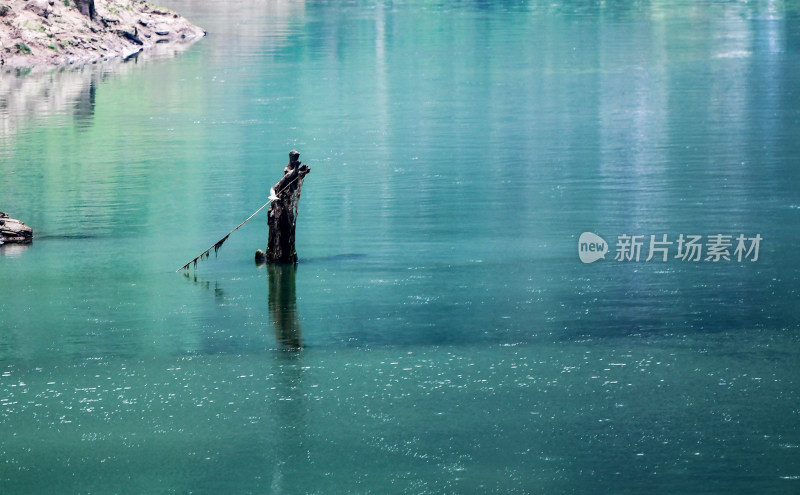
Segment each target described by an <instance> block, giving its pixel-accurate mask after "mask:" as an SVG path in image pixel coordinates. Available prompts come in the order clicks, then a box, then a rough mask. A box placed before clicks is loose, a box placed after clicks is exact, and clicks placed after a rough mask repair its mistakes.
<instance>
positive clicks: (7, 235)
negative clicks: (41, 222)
mask: <svg viewBox="0 0 800 495" xmlns="http://www.w3.org/2000/svg"><path fill="white" fill-rule="evenodd" d="M31 242H33V229H32V228H30V227H28V226H27V225H25V224H24V223H22V222H20V221H19V220H17V219H15V218H11V217H9V216H8V214H6V213H3V212H2V211H0V244H4V243H5V244H13V243H16V244H30V243H31Z"/></svg>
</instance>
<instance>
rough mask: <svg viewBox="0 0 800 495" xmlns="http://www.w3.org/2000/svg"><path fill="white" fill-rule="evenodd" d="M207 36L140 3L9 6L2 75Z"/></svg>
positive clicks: (4, 11)
mask: <svg viewBox="0 0 800 495" xmlns="http://www.w3.org/2000/svg"><path fill="white" fill-rule="evenodd" d="M203 36H205V31H203V30H202V29H201V28H199V27H197V26H195V25H194V24H192V23H190V22H189V21H188V20H186V19H185V18H183V17H181V16H179V15H178V14H176V13H174V12H171V11H169V10H167V9H164V8H161V7H153V6H151V5H150V4H148V3H146V2H143V1H140V0H3V3H2V4H0V69H8V68H27V67H34V66H42V65H47V66H57V65H74V64H86V63H96V62H98V61H102V60H111V59H116V58H127V57H130V56H132V55H135V54H137V53H139V52H140V51H141V50H146V49H148V48H151V47H154V46H155V45H157V44H161V43H186V42H192V41H195V40H197V39H200V38H202V37H203Z"/></svg>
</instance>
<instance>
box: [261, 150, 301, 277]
mask: <svg viewBox="0 0 800 495" xmlns="http://www.w3.org/2000/svg"><path fill="white" fill-rule="evenodd" d="M309 172H311V169H310V168H309V167H308V165H303V164H302V163H300V153H299V152H298V151H297V150H292V151H290V152H289V164H288V165H287V166H286V168H285V169H283V177H281V180H279V181H278V183H277V184H275V186H274V187H273V188H272V195H274V196H275V198H274V199H273V201H272V204H270V207H269V213H268V219H267V224H268V225H269V239H268V240H267V251H266V252H264V251H261V250H260V249H259V250H258V251H256V261H257V262H264V261H265V262H267V263H297V251H296V250H295V246H294V232H295V225H296V223H297V207H298V204H299V202H300V189H301V188H302V187H303V179H304V178H305V176H306V175H308V173H309ZM275 191H277V192H275Z"/></svg>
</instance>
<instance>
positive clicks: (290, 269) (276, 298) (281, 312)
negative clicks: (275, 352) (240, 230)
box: [267, 264, 303, 351]
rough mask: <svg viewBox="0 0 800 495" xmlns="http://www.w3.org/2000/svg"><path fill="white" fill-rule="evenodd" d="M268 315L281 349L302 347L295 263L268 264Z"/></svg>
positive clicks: (289, 349)
mask: <svg viewBox="0 0 800 495" xmlns="http://www.w3.org/2000/svg"><path fill="white" fill-rule="evenodd" d="M267 273H268V274H269V315H270V318H272V323H273V325H274V326H275V339H276V340H277V342H278V347H279V348H280V349H281V350H287V351H296V350H300V349H302V347H303V337H302V332H301V331H300V316H299V315H298V314H297V295H296V291H295V275H296V274H297V265H294V264H268V265H267Z"/></svg>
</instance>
